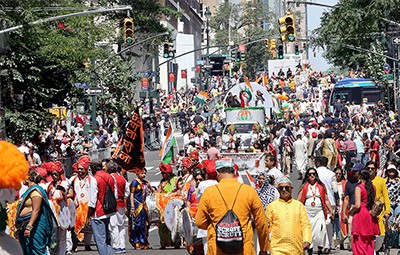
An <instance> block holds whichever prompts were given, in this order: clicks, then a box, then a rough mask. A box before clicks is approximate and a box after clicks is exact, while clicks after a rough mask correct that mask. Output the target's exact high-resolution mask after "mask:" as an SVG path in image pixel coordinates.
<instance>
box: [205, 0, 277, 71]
mask: <svg viewBox="0 0 400 255" xmlns="http://www.w3.org/2000/svg"><path fill="white" fill-rule="evenodd" d="M273 19H274V18H273V15H272V13H271V12H269V10H268V7H267V5H265V4H263V3H261V2H260V3H255V4H252V3H246V4H245V5H233V4H232V3H230V2H228V1H226V2H224V3H222V4H221V5H219V6H218V8H217V13H216V14H215V15H213V17H212V18H211V20H210V26H211V28H212V29H213V30H214V31H215V36H214V41H213V44H214V45H226V47H224V48H222V51H223V52H226V53H227V54H230V53H229V52H228V49H229V47H228V45H229V24H230V26H231V27H230V38H231V42H233V44H234V46H232V48H233V49H237V47H238V45H240V44H243V43H244V44H246V62H245V63H244V69H245V74H246V75H247V76H249V77H255V76H256V75H257V73H258V72H259V71H262V70H264V69H265V67H266V66H267V63H268V59H270V54H269V49H268V48H267V47H266V46H265V43H264V40H265V39H271V38H274V36H275V35H274V34H273V33H274V31H272V30H267V31H266V30H265V29H264V28H263V24H268V23H272V22H271V20H273ZM229 21H230V22H229ZM235 65H236V64H235Z"/></svg>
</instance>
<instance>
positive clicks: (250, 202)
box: [196, 159, 268, 255]
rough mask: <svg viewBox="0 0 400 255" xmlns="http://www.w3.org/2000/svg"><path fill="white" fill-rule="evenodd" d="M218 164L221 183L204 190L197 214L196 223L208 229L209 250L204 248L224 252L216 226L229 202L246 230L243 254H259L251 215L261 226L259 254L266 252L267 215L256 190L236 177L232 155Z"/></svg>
mask: <svg viewBox="0 0 400 255" xmlns="http://www.w3.org/2000/svg"><path fill="white" fill-rule="evenodd" d="M215 164H216V170H217V174H218V177H217V179H218V181H219V183H218V184H217V185H214V186H211V187H209V188H207V189H206V190H205V191H204V193H203V195H202V197H201V200H200V204H199V208H198V210H197V215H196V225H197V226H198V227H199V228H200V229H207V243H208V251H205V252H206V253H207V254H224V253H223V252H222V250H221V249H220V248H218V247H217V245H216V234H215V226H216V225H217V223H218V222H219V221H220V220H221V219H222V217H223V216H224V215H225V213H226V212H227V208H226V206H225V202H226V205H227V207H229V209H231V208H232V206H233V208H232V210H233V211H234V213H235V214H236V215H237V217H238V218H239V221H240V225H241V227H242V232H243V233H244V238H243V253H242V254H245V255H255V254H256V251H255V249H254V243H253V228H252V224H251V222H252V221H251V219H252V218H253V219H254V223H255V225H256V228H257V230H258V231H257V233H258V238H259V242H260V249H261V252H260V253H259V254H266V251H267V250H268V247H267V238H268V236H267V219H266V217H265V214H264V210H263V206H262V203H261V200H260V198H259V197H258V195H257V192H256V190H255V189H254V188H252V187H251V186H248V185H242V184H241V183H239V182H238V181H237V180H236V178H235V170H234V165H233V160H232V159H220V160H217V161H216V162H215ZM217 187H218V189H219V190H218V189H217ZM219 191H220V192H221V193H220V192H219ZM236 196H237V198H236V201H235V203H234V200H235V197H236ZM224 201H225V202H224Z"/></svg>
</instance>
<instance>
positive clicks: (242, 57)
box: [240, 52, 246, 62]
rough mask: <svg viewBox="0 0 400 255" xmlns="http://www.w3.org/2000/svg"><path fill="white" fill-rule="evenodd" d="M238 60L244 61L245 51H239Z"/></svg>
mask: <svg viewBox="0 0 400 255" xmlns="http://www.w3.org/2000/svg"><path fill="white" fill-rule="evenodd" d="M240 61H242V62H244V61H246V52H241V53H240Z"/></svg>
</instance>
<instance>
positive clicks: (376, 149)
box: [369, 141, 380, 169]
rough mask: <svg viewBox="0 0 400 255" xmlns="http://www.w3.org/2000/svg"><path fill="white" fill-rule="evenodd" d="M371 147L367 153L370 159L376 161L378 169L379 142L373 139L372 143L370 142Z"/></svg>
mask: <svg viewBox="0 0 400 255" xmlns="http://www.w3.org/2000/svg"><path fill="white" fill-rule="evenodd" d="M371 149H372V150H374V151H370V152H369V155H370V158H371V161H375V162H376V163H378V169H380V166H379V160H380V159H379V142H378V141H375V142H374V143H373V144H372V143H371Z"/></svg>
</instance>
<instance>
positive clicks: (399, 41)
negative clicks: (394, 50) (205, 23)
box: [392, 37, 400, 44]
mask: <svg viewBox="0 0 400 255" xmlns="http://www.w3.org/2000/svg"><path fill="white" fill-rule="evenodd" d="M392 43H393V44H400V37H394V38H392Z"/></svg>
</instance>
